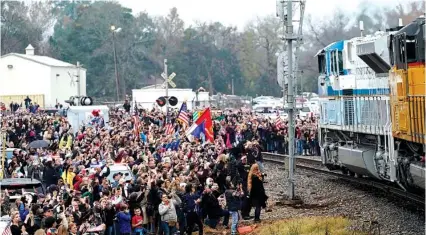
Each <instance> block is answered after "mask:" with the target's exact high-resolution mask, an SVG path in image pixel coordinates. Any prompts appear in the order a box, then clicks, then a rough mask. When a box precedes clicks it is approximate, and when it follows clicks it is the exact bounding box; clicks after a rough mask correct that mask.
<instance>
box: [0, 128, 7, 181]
mask: <svg viewBox="0 0 426 235" xmlns="http://www.w3.org/2000/svg"><path fill="white" fill-rule="evenodd" d="M1 128H2V129H1V138H2V147H1V148H2V155H1V171H0V180H2V179H3V178H4V173H5V170H4V161H5V159H6V131H5V130H4V128H5V127H3V126H2V127H1Z"/></svg>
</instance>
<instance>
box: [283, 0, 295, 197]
mask: <svg viewBox="0 0 426 235" xmlns="http://www.w3.org/2000/svg"><path fill="white" fill-rule="evenodd" d="M284 24H286V25H285V27H286V35H285V37H286V40H287V53H288V76H289V77H288V78H289V79H288V89H287V104H288V123H289V127H288V129H289V131H288V134H289V145H288V148H289V156H288V157H289V174H288V182H289V188H288V199H289V200H293V199H294V96H293V92H294V89H293V40H294V39H293V1H288V2H287V20H286V21H285V23H284Z"/></svg>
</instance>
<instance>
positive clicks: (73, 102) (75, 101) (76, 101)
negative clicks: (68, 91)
mask: <svg viewBox="0 0 426 235" xmlns="http://www.w3.org/2000/svg"><path fill="white" fill-rule="evenodd" d="M65 103H68V104H70V106H78V105H81V106H90V105H93V98H92V97H90V96H83V97H74V96H71V97H70V99H69V100H65Z"/></svg>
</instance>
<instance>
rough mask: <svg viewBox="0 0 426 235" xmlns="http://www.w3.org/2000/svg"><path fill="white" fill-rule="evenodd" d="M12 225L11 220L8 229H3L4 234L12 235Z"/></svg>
mask: <svg viewBox="0 0 426 235" xmlns="http://www.w3.org/2000/svg"><path fill="white" fill-rule="evenodd" d="M11 225H12V221H9V224H7V226H6V229H5V230H4V231H3V233H2V235H12V230H10V226H11Z"/></svg>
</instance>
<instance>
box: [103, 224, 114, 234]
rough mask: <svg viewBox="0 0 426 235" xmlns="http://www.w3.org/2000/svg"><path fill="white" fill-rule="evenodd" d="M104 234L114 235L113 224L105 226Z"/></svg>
mask: <svg viewBox="0 0 426 235" xmlns="http://www.w3.org/2000/svg"><path fill="white" fill-rule="evenodd" d="M105 235H114V225H112V226H108V227H106V229H105Z"/></svg>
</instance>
